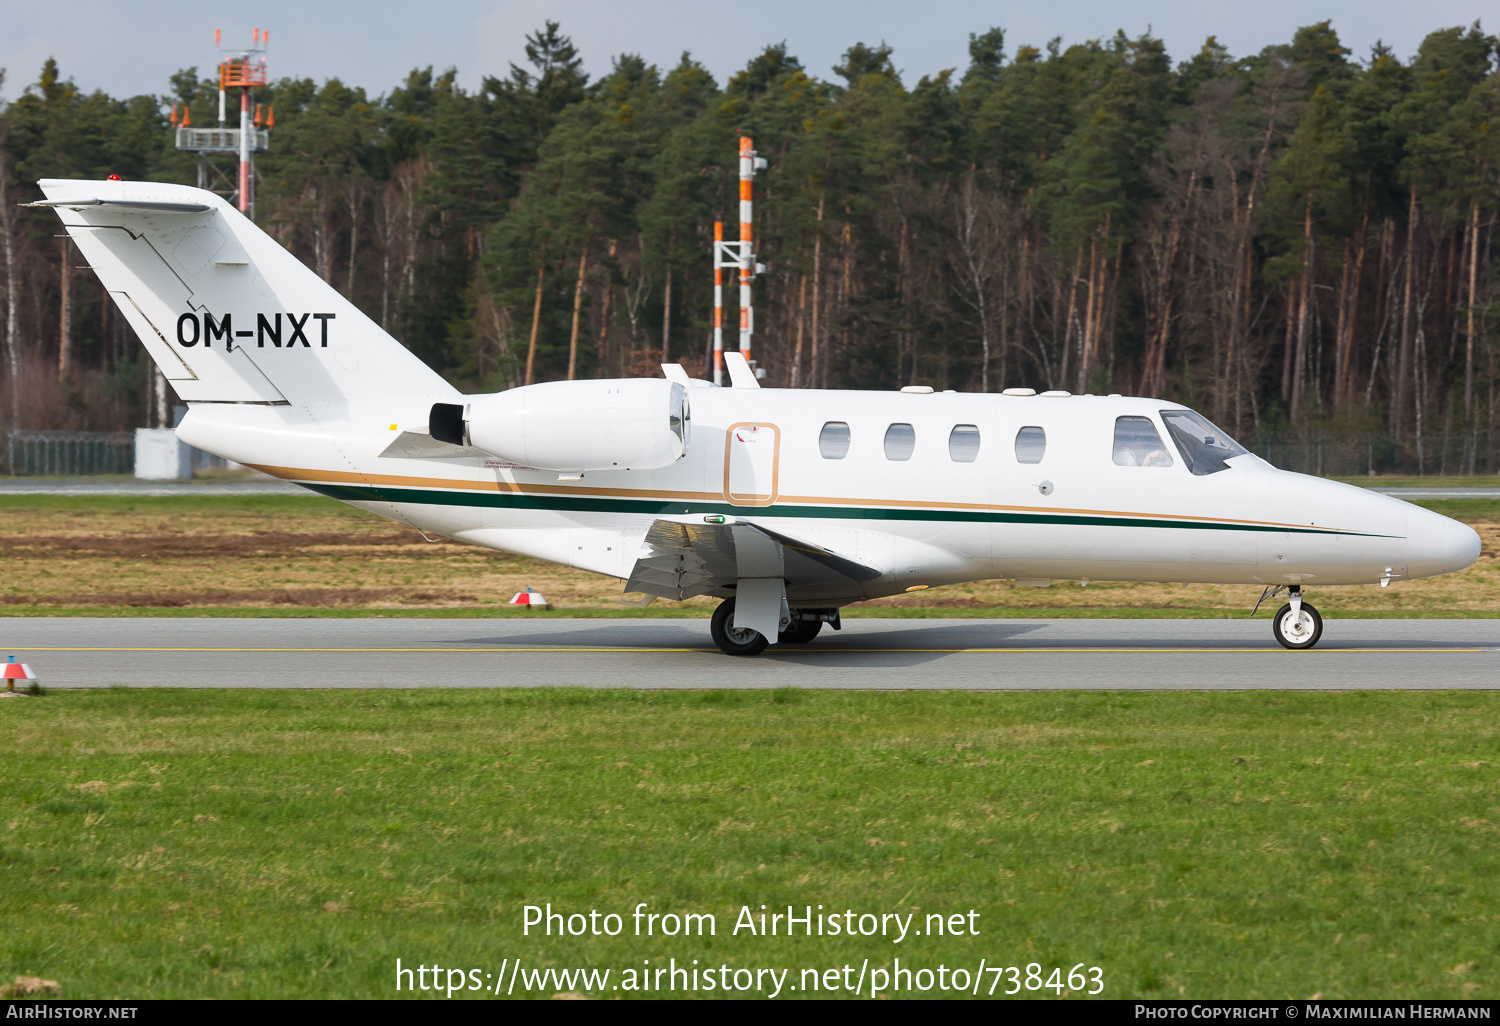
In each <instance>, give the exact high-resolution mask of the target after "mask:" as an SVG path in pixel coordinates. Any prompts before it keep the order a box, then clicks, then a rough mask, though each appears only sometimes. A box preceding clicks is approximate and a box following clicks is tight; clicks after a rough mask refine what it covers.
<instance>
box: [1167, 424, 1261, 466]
mask: <svg viewBox="0 0 1500 1026" xmlns="http://www.w3.org/2000/svg"><path fill="white" fill-rule="evenodd" d="M1161 419H1162V420H1163V421H1164V422H1165V423H1166V425H1167V432H1168V433H1169V434H1170V435H1171V436H1172V441H1173V442H1175V443H1176V444H1177V451H1178V452H1180V453H1182V462H1184V463H1186V464H1187V468H1188V469H1189V470H1191V471H1192V472H1193V474H1194V476H1196V477H1203V476H1204V475H1205V474H1217V473H1218V472H1219V471H1221V470H1228V469H1229V468H1228V466H1227V465H1226V464H1225V462H1224V461H1225V460H1230V459H1233V458H1234V457H1236V456H1243V455H1245V453H1246V452H1247V450H1246V449H1245V447H1244V446H1242V445H1240V443H1238V442H1236V441H1235V440H1234V439H1233V438H1230V437H1229V436H1228V435H1227V434H1225V433H1224V432H1223V431H1221V430H1220V429H1218V428H1216V427H1214V425H1213V424H1212V423H1211V422H1210V421H1209V420H1208V418H1207V417H1204V416H1201V415H1200V414H1197V413H1194V412H1193V411H1192V410H1162V411H1161Z"/></svg>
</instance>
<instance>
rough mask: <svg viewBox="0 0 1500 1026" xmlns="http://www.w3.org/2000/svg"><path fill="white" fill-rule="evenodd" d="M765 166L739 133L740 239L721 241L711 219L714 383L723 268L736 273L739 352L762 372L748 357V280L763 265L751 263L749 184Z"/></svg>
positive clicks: (720, 349)
mask: <svg viewBox="0 0 1500 1026" xmlns="http://www.w3.org/2000/svg"><path fill="white" fill-rule="evenodd" d="M765 169H766V160H765V158H764V157H757V156H756V155H755V143H754V141H753V140H751V138H750V137H749V136H748V135H742V136H740V238H739V241H738V242H725V241H724V222H723V221H715V222H714V384H716V385H722V384H723V383H724V268H726V267H735V268H738V269H739V272H740V352H741V353H742V354H744V357H745V362H747V363H749V364H750V369H751V370H752V371H753V372H754V373H755V376H756V377H758V378H763V377H765V376H766V372H765V371H764V370H763V369H761V368H758V367H756V366H755V361H754V360H752V359H751V356H750V343H751V337H752V336H753V335H754V334H755V309H754V307H752V306H751V305H750V282H751V281H752V280H753V279H754V277H755V276H756V275H757V274H762V273H764V272H765V269H766V265H765V264H758V263H756V262H755V243H754V235H753V231H752V229H751V224H750V221H751V215H752V213H753V209H754V203H753V202H752V198H751V190H752V185H751V183H752V182H753V181H754V179H755V172H757V171H764V170H765Z"/></svg>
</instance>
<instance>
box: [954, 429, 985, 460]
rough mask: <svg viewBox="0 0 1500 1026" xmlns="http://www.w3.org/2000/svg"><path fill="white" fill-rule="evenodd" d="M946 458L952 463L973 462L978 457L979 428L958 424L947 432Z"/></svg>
mask: <svg viewBox="0 0 1500 1026" xmlns="http://www.w3.org/2000/svg"><path fill="white" fill-rule="evenodd" d="M948 458H949V459H951V460H953V462H954V463H973V462H974V461H975V460H977V459H978V458H979V428H978V426H977V425H974V424H958V425H955V426H954V428H953V430H952V431H951V432H949V434H948Z"/></svg>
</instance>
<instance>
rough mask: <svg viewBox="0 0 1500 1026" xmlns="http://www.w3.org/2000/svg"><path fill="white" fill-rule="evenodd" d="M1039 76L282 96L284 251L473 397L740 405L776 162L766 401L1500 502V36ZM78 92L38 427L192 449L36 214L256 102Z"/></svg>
mask: <svg viewBox="0 0 1500 1026" xmlns="http://www.w3.org/2000/svg"><path fill="white" fill-rule="evenodd" d="M1009 43H1010V41H1009V40H1007V38H1006V35H1005V33H1004V32H1003V31H1002V30H1001V29H990V30H988V31H984V32H975V33H974V34H972V35H970V36H969V40H968V63H967V66H966V67H960V68H954V69H951V70H949V71H944V72H942V73H940V74H937V75H933V76H929V77H924V78H921V79H920V80H919V81H914V82H913V81H909V80H908V76H904V75H903V74H902V72H901V71H900V69H899V58H900V54H899V52H896V51H893V49H892V48H891V47H889V46H887V45H885V44H880V45H869V44H865V43H856V44H854V45H852V46H850V47H849V48H848V49H847V50H846V51H845V53H844V56H843V58H842V61H841V63H840V64H839V65H838V66H837V67H834V68H830V69H827V70H826V74H825V73H824V71H823V70H822V69H816V68H809V67H804V66H803V64H802V63H801V62H800V61H799V60H798V58H797V56H796V55H795V54H793V53H791V52H789V51H788V49H787V48H786V47H785V46H784V45H777V46H770V47H768V48H766V49H765V50H764V51H763V52H762V53H760V54H759V55H758V56H755V57H754V58H753V59H752V60H750V61H749V63H748V64H747V65H746V66H745V67H744V68H743V70H741V71H739V72H737V73H735V74H734V75H733V76H731V77H730V78H729V79H728V81H725V82H718V81H716V80H715V79H714V77H713V76H712V75H710V74H709V73H708V72H707V71H706V70H705V69H704V68H703V67H702V66H701V65H700V64H698V63H697V62H695V61H694V60H693V58H692V56H691V55H689V54H683V55H682V57H681V60H680V61H679V62H678V63H677V64H676V65H675V66H673V67H656V66H652V65H650V64H648V63H646V62H645V61H643V60H642V59H641V58H640V57H638V56H635V55H632V54H623V55H620V56H617V57H615V58H614V59H613V60H612V61H611V62H610V64H609V71H608V73H607V74H603V75H602V76H600V77H596V78H591V77H590V76H589V75H588V74H586V73H585V70H584V64H583V59H582V57H581V55H580V54H579V53H578V52H577V51H576V48H575V47H574V46H573V44H572V43H571V42H570V40H569V38H568V37H567V35H566V34H565V30H564V28H563V27H561V26H559V25H558V24H556V23H552V22H549V23H547V24H545V25H544V26H542V27H541V28H539V29H538V30H537V31H536V32H534V33H533V34H531V35H530V36H528V37H527V40H526V48H525V53H526V62H525V64H524V65H523V66H517V65H511V66H510V67H509V69H508V70H507V71H505V72H504V73H503V74H500V75H493V76H486V77H484V78H482V79H481V80H480V85H479V88H478V89H477V90H476V91H468V90H466V89H465V88H461V87H460V85H459V84H458V78H457V74H456V72H455V71H454V70H447V71H441V72H435V71H434V70H433V69H432V68H423V69H417V70H414V71H412V72H411V73H410V75H408V76H407V78H406V80H405V81H404V82H401V83H399V84H396V85H392V86H388V87H385V91H384V92H381V93H380V94H379V95H372V94H371V93H369V92H367V91H366V89H365V88H364V87H363V86H361V85H354V84H350V83H345V82H341V81H339V80H337V79H331V80H329V81H326V82H323V83H321V84H319V83H317V82H315V81H313V80H311V79H306V78H303V79H297V78H285V79H280V80H275V81H272V82H271V83H270V84H269V85H268V86H266V87H265V88H262V89H258V90H257V91H256V94H255V97H254V99H255V102H256V103H258V104H264V105H265V106H266V107H267V108H268V109H270V110H273V111H274V118H275V126H274V129H273V130H272V132H271V142H270V149H269V152H268V153H266V154H265V155H264V156H263V157H261V158H259V159H258V161H257V163H256V182H255V195H256V219H257V221H258V223H259V224H260V225H261V226H262V227H263V228H264V229H265V230H266V231H267V232H269V233H271V234H272V235H273V236H274V237H275V238H276V239H277V240H278V241H279V242H281V243H282V244H284V245H285V246H286V247H288V249H290V250H291V251H293V252H294V253H296V254H297V255H298V256H299V257H300V258H301V259H302V260H303V261H304V262H305V263H306V264H307V265H308V266H309V267H311V268H312V269H313V270H314V271H315V272H316V273H317V274H318V275H320V276H321V277H322V278H324V279H325V280H326V281H328V282H329V283H330V284H332V285H333V286H334V287H336V288H337V289H338V290H339V291H340V292H342V293H344V294H345V295H346V296H347V297H348V298H349V299H350V300H352V301H353V302H355V303H356V304H358V305H359V306H360V307H361V308H362V309H363V310H364V311H366V312H367V313H368V314H369V315H370V316H371V317H372V318H373V319H375V320H376V321H377V322H379V323H380V324H381V325H382V326H384V327H385V328H386V330H388V331H389V332H390V333H391V334H392V335H394V336H395V337H396V338H398V339H400V340H401V341H402V342H403V343H404V344H405V345H407V346H408V347H409V348H410V349H412V350H413V351H414V352H415V353H416V354H417V355H419V356H420V357H421V358H422V359H423V360H425V361H427V362H428V363H429V364H431V365H432V366H433V367H435V368H436V369H438V370H439V371H440V372H441V373H442V374H443V375H444V376H446V377H447V378H448V379H449V380H451V381H452V382H454V383H455V384H456V385H457V386H458V387H460V388H461V389H463V390H465V391H471V392H481V391H486V392H487V391H495V390H499V389H504V388H508V387H512V386H515V385H520V384H523V383H526V382H529V381H542V380H553V379H561V378H575V377H600V376H635V375H651V374H659V373H660V371H659V368H658V365H659V364H660V363H661V362H663V361H675V362H680V363H681V364H683V365H684V366H685V367H686V368H687V369H688V371H689V372H690V373H692V374H694V375H695V376H703V375H705V374H706V373H708V371H709V366H710V361H711V344H712V343H711V324H712V281H713V269H712V260H711V248H712V239H713V225H714V222H715V221H723V222H725V225H726V237H727V238H730V239H733V238H734V237H735V231H736V223H737V221H738V216H737V209H738V208H737V199H738V185H739V182H738V169H737V162H736V157H737V147H738V139H739V137H740V136H742V135H748V136H750V137H751V138H753V140H754V145H755V149H756V151H757V152H758V153H759V154H760V156H762V157H764V158H766V160H767V161H768V163H769V167H768V168H767V169H766V170H765V171H763V172H760V173H759V174H758V175H757V177H756V180H755V200H756V203H755V231H756V234H757V236H758V242H757V251H758V258H759V259H760V260H761V261H762V262H764V263H765V265H766V270H765V272H764V273H763V274H762V275H761V276H760V277H759V278H758V279H757V280H756V283H755V321H756V340H755V355H756V358H757V360H758V361H759V363H760V365H761V366H762V367H764V368H765V370H766V378H765V381H764V384H765V385H767V386H772V387H790V388H831V389H845V388H869V389H893V388H899V387H901V386H904V385H908V384H921V385H931V386H933V387H934V388H937V389H949V388H952V389H959V390H966V391H990V392H998V391H999V390H1001V389H1003V388H1007V387H1029V388H1034V389H1037V390H1043V389H1062V390H1069V391H1072V392H1075V393H1077V392H1092V393H1110V392H1120V393H1125V394H1138V395H1151V396H1160V397H1163V398H1166V399H1170V400H1173V401H1177V402H1182V403H1185V404H1188V405H1190V406H1193V407H1194V408H1196V409H1199V410H1200V411H1202V412H1203V413H1204V414H1205V415H1207V416H1208V417H1210V418H1211V419H1213V420H1214V421H1216V422H1217V423H1219V424H1220V426H1221V427H1223V428H1224V429H1226V430H1228V431H1229V432H1230V433H1232V434H1234V435H1236V436H1237V437H1239V438H1241V440H1242V441H1244V442H1246V444H1249V445H1251V446H1252V447H1256V448H1257V451H1260V452H1262V455H1266V454H1267V452H1268V451H1269V452H1270V455H1269V458H1271V459H1272V461H1273V462H1276V463H1278V465H1283V466H1288V467H1290V468H1291V469H1316V470H1319V471H1324V472H1328V473H1334V472H1337V473H1366V472H1387V471H1398V470H1399V471H1402V472H1425V473H1439V472H1441V473H1447V474H1463V473H1495V472H1496V471H1497V470H1500V260H1497V259H1496V257H1497V256H1500V252H1497V239H1496V228H1497V222H1500V65H1497V57H1500V51H1497V39H1496V38H1495V37H1493V36H1489V35H1486V34H1485V33H1484V31H1483V30H1482V28H1481V26H1480V25H1478V24H1475V25H1474V26H1472V27H1455V28H1441V29H1438V30H1436V31H1433V32H1432V33H1431V34H1430V35H1428V36H1427V37H1426V39H1425V40H1424V41H1423V42H1422V44H1421V46H1420V48H1419V49H1418V50H1417V52H1416V53H1415V54H1414V55H1402V54H1397V53H1395V52H1393V51H1392V50H1390V49H1388V48H1386V47H1384V46H1376V47H1375V48H1374V50H1373V51H1372V52H1370V53H1368V54H1364V55H1358V54H1354V53H1352V52H1351V51H1350V50H1349V48H1347V47H1345V46H1344V45H1343V44H1342V43H1341V42H1340V40H1339V38H1338V36H1337V34H1336V33H1335V32H1334V31H1333V30H1332V29H1331V27H1330V25H1329V23H1327V22H1324V23H1322V24H1315V25H1310V26H1308V27H1305V28H1302V29H1300V30H1298V31H1297V32H1296V33H1295V34H1294V35H1293V36H1292V38H1291V39H1290V40H1289V41H1288V42H1286V43H1285V44H1282V45H1276V46H1272V47H1269V48H1267V49H1265V50H1263V51H1261V52H1260V53H1257V54H1252V55H1243V56H1237V55H1234V54H1231V53H1229V52H1228V51H1227V50H1226V49H1225V48H1224V47H1223V46H1221V45H1220V44H1219V43H1218V42H1217V41H1216V40H1215V39H1213V38H1210V39H1208V40H1207V41H1206V42H1205V43H1204V44H1203V46H1202V48H1201V49H1200V50H1199V51H1198V52H1197V53H1194V54H1190V55H1177V56H1176V57H1174V56H1173V55H1169V54H1168V53H1167V52H1166V49H1165V47H1164V46H1163V44H1162V43H1161V42H1160V41H1159V40H1157V39H1155V38H1152V37H1151V36H1149V35H1148V36H1143V37H1141V38H1134V39H1132V38H1128V37H1126V36H1125V35H1123V34H1118V35H1116V36H1114V37H1112V38H1102V39H1097V40H1093V41H1089V42H1082V43H1073V44H1065V43H1064V42H1063V41H1061V40H1054V41H1052V42H1050V43H1047V44H1046V45H1045V46H1042V47H1040V48H1038V47H1036V46H1031V45H1021V46H1009V45H1008V44H1009ZM1184 56H1185V59H1183V57H1184ZM66 71H67V69H65V68H59V67H58V66H57V65H56V63H55V62H53V61H50V60H49V61H48V62H47V64H46V65H45V66H44V67H43V68H42V69H40V74H39V77H38V78H37V79H36V81H34V82H31V83H29V84H28V83H26V82H24V81H22V80H21V77H20V76H18V75H17V74H16V72H15V69H11V74H10V75H9V76H8V77H7V78H6V80H5V81H4V83H3V88H4V92H5V94H6V96H7V98H8V100H9V102H8V104H7V105H6V106H5V107H4V109H3V111H0V274H3V280H0V305H3V315H4V320H3V323H0V331H3V339H4V363H3V366H0V372H3V377H4V379H5V385H4V387H3V388H0V417H3V421H0V422H3V424H4V425H5V426H7V427H9V428H11V429H30V430H39V429H57V430H93V431H118V430H125V429H128V428H133V427H137V426H149V425H154V424H160V423H163V422H164V421H165V418H166V417H167V416H169V414H168V413H167V412H166V409H167V406H168V405H169V404H170V403H175V402H176V399H175V397H174V396H171V395H170V394H169V393H168V392H167V391H166V389H165V385H164V384H163V383H162V382H161V381H160V380H159V379H158V378H157V376H156V374H155V372H154V370H153V369H152V368H151V367H150V366H149V364H148V363H147V361H146V359H145V356H144V351H143V350H142V349H141V347H140V346H139V345H138V344H137V343H136V341H135V339H134V338H133V337H132V336H131V333H130V329H129V327H128V326H127V325H126V324H125V323H124V321H123V320H122V319H121V318H120V317H119V316H118V315H117V313H116V311H114V310H113V309H112V308H111V304H110V303H109V302H108V301H107V297H105V296H104V294H103V293H102V290H101V289H100V286H99V283H98V281H97V280H96V279H95V278H94V277H93V275H92V274H91V273H90V272H89V271H88V270H87V269H82V268H79V267H78V266H77V265H79V264H80V263H81V262H82V261H81V260H80V258H79V254H78V253H77V251H76V249H73V248H72V244H71V243H70V242H69V241H68V240H67V239H66V238H60V237H59V235H60V231H59V228H58V225H57V221H56V218H55V216H54V215H53V214H52V213H50V212H49V211H45V210H37V209H27V208H24V207H22V206H20V205H19V204H22V203H25V202H28V201H31V200H35V199H39V198H41V193H40V191H39V190H38V189H37V187H36V184H35V183H36V181H37V180H38V179H41V178H54V177H80V178H103V177H105V176H107V175H110V174H118V175H120V176H122V177H123V178H126V179H138V180H158V181H171V182H181V183H184V184H193V183H194V182H196V181H197V179H198V174H199V168H198V164H197V159H196V157H195V156H194V155H192V154H188V153H182V152H179V151H177V150H176V149H175V148H174V143H173V132H172V126H171V124H170V123H169V120H170V119H171V118H172V117H174V116H178V115H180V112H182V111H186V113H187V116H188V117H190V119H191V123H192V124H193V125H196V126H204V127H208V126H212V125H214V124H216V123H217V121H216V119H217V116H218V88H217V81H216V80H212V79H200V78H199V74H198V72H197V71H195V70H185V71H181V72H178V73H177V74H175V75H172V76H170V79H169V83H168V84H169V87H170V88H169V91H168V92H167V93H166V94H165V95H161V96H134V97H130V98H116V97H112V96H109V95H106V94H105V93H103V92H93V93H89V94H85V93H84V92H82V91H81V90H79V89H77V88H76V87H75V86H74V85H73V84H72V82H71V80H70V79H69V78H67V77H66ZM174 105H175V111H176V112H178V115H174ZM234 167H235V165H234V164H233V162H232V158H228V159H225V160H223V161H222V162H219V163H215V164H213V166H212V167H211V169H210V175H209V178H210V180H209V186H210V187H211V188H213V189H215V190H216V191H218V192H220V193H221V194H224V195H228V194H229V193H230V192H231V191H233V188H234V185H235V171H234ZM725 292H726V304H727V308H726V311H725V314H726V316H725V323H726V326H729V325H733V324H735V323H736V322H737V311H736V309H735V306H734V304H735V298H734V294H735V290H734V289H732V288H726V290H725ZM725 336H726V346H729V347H733V345H734V336H735V333H734V331H733V330H730V329H729V328H728V327H726V332H725ZM1277 447H1280V451H1281V453H1282V454H1283V455H1282V458H1281V459H1278V458H1277V455H1276V452H1275V451H1274V450H1276V448H1277ZM1314 447H1316V452H1317V462H1318V465H1317V467H1316V468H1313V467H1311V466H1310V465H1309V466H1306V467H1304V466H1303V465H1301V464H1300V463H1299V464H1298V465H1293V464H1294V463H1298V461H1301V463H1308V462H1309V461H1310V460H1311V457H1310V456H1309V455H1308V454H1309V453H1311V452H1313V451H1314ZM1325 454H1326V455H1325ZM1325 460H1326V462H1325Z"/></svg>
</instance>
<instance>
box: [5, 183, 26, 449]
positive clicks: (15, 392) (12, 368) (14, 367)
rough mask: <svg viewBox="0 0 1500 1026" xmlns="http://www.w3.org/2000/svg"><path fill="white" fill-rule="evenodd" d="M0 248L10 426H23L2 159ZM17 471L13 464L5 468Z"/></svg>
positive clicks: (12, 247) (11, 217)
mask: <svg viewBox="0 0 1500 1026" xmlns="http://www.w3.org/2000/svg"><path fill="white" fill-rule="evenodd" d="M0 248H3V250H4V253H5V364H6V371H7V372H8V374H9V377H10V426H11V428H12V429H13V430H14V429H16V428H19V427H20V426H21V338H20V334H21V324H20V313H19V310H18V306H19V304H20V301H21V290H20V287H19V285H18V283H17V281H16V213H15V204H13V203H12V202H11V201H10V175H9V173H8V172H7V170H6V168H5V163H4V161H3V160H0ZM6 469H7V470H8V471H9V472H10V473H15V469H14V468H12V467H7V468H6Z"/></svg>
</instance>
